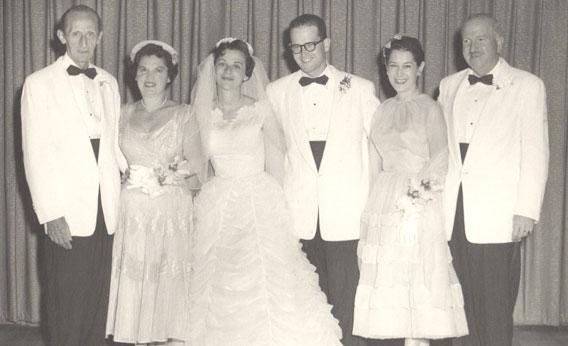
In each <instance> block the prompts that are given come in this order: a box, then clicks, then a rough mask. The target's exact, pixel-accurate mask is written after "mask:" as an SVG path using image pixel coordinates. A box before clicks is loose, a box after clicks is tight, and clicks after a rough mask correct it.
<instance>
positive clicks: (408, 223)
mask: <svg viewBox="0 0 568 346" xmlns="http://www.w3.org/2000/svg"><path fill="white" fill-rule="evenodd" d="M441 190H442V185H441V184H440V183H439V182H438V180H436V179H434V178H430V179H422V180H420V181H418V180H417V179H414V178H410V179H409V180H408V190H407V192H406V194H404V195H402V196H401V197H400V198H399V199H398V201H397V203H396V209H397V210H399V211H401V212H402V220H401V223H400V238H401V240H403V241H406V242H414V241H415V240H416V237H417V235H418V221H419V218H420V214H421V212H422V210H424V208H425V207H426V205H427V204H428V203H429V202H430V201H433V200H435V199H436V193H437V192H439V191H441Z"/></svg>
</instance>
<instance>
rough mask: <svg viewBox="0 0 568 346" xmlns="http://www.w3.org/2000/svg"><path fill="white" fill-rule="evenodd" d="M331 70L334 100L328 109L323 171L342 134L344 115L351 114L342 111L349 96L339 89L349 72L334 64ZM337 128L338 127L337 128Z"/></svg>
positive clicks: (322, 161) (330, 67) (321, 167)
mask: <svg viewBox="0 0 568 346" xmlns="http://www.w3.org/2000/svg"><path fill="white" fill-rule="evenodd" d="M329 70H330V71H331V73H332V74H333V76H332V78H330V80H329V83H332V84H331V87H332V88H333V89H332V90H333V96H332V102H331V105H330V107H329V108H328V111H329V112H330V113H331V114H330V119H329V128H328V130H327V140H326V144H325V150H324V152H323V157H322V159H321V164H320V169H319V170H320V172H323V171H324V170H325V167H326V166H327V165H326V162H327V160H326V157H329V156H330V154H329V153H330V152H333V150H334V149H333V147H334V143H336V142H337V139H336V138H337V137H338V136H340V135H341V133H342V131H341V122H342V121H343V117H345V116H346V115H347V116H348V115H349V114H345V112H343V111H342V109H341V107H342V104H343V102H342V101H344V100H346V99H347V97H345V94H346V93H343V92H341V91H340V90H339V81H340V80H341V79H343V78H344V77H345V75H346V74H347V73H346V72H343V71H340V70H338V69H336V68H335V67H333V66H331V65H330V66H329ZM336 128H337V129H336Z"/></svg>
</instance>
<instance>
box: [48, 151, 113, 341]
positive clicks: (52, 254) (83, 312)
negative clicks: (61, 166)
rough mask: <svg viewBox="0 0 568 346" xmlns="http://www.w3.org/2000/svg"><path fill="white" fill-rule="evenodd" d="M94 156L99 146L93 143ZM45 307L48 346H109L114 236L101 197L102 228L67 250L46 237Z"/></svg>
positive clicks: (74, 239) (99, 225)
mask: <svg viewBox="0 0 568 346" xmlns="http://www.w3.org/2000/svg"><path fill="white" fill-rule="evenodd" d="M93 149H94V153H95V156H96V154H98V143H97V142H95V143H93ZM42 240H43V241H42V246H43V261H42V269H43V271H44V273H43V277H44V287H43V296H42V299H44V302H43V306H44V308H45V313H46V314H45V315H46V323H47V328H46V330H47V333H48V335H47V337H48V345H52V346H78V345H81V346H91V345H92V346H95V345H96V346H98V345H106V341H105V325H106V316H107V309H108V295H109V286H110V271H111V261H112V240H113V237H112V235H109V234H107V229H106V226H105V222H104V216H103V211H102V205H101V200H100V194H99V201H98V213H97V224H96V227H95V232H94V233H93V234H92V235H91V236H89V237H72V249H71V250H66V249H64V248H62V247H60V246H59V245H57V244H55V243H54V242H52V241H51V240H50V239H49V238H48V237H47V235H44V236H43V237H42Z"/></svg>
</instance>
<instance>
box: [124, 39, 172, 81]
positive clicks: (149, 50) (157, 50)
mask: <svg viewBox="0 0 568 346" xmlns="http://www.w3.org/2000/svg"><path fill="white" fill-rule="evenodd" d="M145 56H155V57H158V58H160V59H164V62H165V63H166V67H167V68H168V78H169V79H170V81H169V83H168V85H170V84H171V83H172V82H173V81H174V79H175V78H176V76H177V75H178V70H179V69H178V65H177V64H174V61H173V59H172V55H171V54H170V53H169V52H168V51H167V50H165V49H164V48H162V47H161V46H159V45H157V44H154V43H148V44H147V45H145V46H144V47H142V48H140V50H139V51H138V52H136V55H135V56H134V61H133V62H132V63H131V65H130V76H131V79H132V80H134V79H135V78H136V72H137V70H138V65H139V64H140V60H142V58H143V57H145Z"/></svg>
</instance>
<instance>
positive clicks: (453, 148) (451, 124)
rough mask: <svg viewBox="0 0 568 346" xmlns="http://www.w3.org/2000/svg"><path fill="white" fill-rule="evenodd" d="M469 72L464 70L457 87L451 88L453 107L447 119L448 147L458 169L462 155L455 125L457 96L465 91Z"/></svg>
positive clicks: (457, 81)
mask: <svg viewBox="0 0 568 346" xmlns="http://www.w3.org/2000/svg"><path fill="white" fill-rule="evenodd" d="M467 71H468V70H467V69H466V70H464V72H463V73H462V75H461V76H459V78H457V80H456V85H451V86H449V90H450V92H451V95H450V98H449V100H450V101H449V104H450V105H451V108H450V109H451V113H450V114H449V116H448V117H447V124H446V126H448V133H449V136H448V147H449V148H450V150H449V151H450V156H451V157H452V159H453V160H454V163H455V164H456V166H457V167H461V166H462V160H461V154H460V145H459V143H458V141H457V139H456V123H455V114H456V113H457V112H456V102H455V101H456V96H457V95H458V93H459V92H460V91H461V89H463V88H464V87H465V86H466V85H465V84H464V80H465V78H466V76H467V75H468V72H467Z"/></svg>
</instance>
